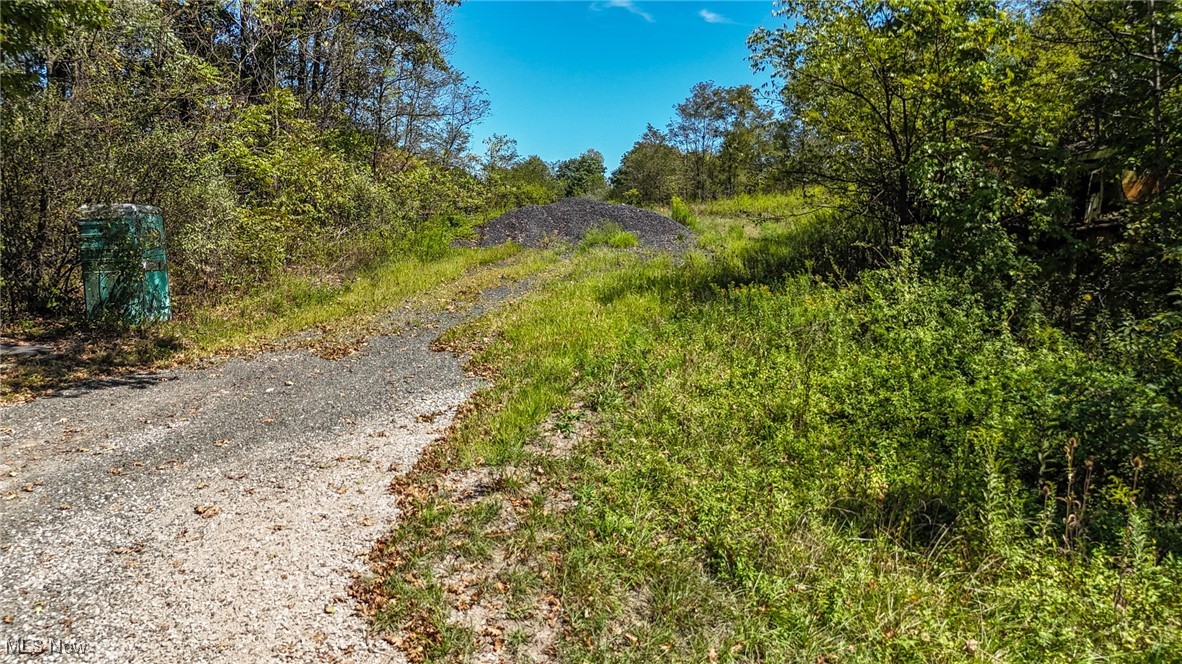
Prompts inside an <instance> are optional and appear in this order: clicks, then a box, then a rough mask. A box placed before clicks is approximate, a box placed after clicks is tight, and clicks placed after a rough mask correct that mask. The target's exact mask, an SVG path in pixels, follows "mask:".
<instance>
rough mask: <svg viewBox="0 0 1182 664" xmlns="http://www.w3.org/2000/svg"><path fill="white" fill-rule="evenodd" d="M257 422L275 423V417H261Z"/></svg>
mask: <svg viewBox="0 0 1182 664" xmlns="http://www.w3.org/2000/svg"><path fill="white" fill-rule="evenodd" d="M259 422H262V423H263V424H274V423H275V418H273V417H264V418H263V419H261V420H259Z"/></svg>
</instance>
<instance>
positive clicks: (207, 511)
mask: <svg viewBox="0 0 1182 664" xmlns="http://www.w3.org/2000/svg"><path fill="white" fill-rule="evenodd" d="M193 511H194V512H196V513H197V514H200V515H201V518H202V519H212V518H213V517H215V516H217V514H218V512H221V511H222V508H221V506H220V505H198V506H197V507H194V508H193Z"/></svg>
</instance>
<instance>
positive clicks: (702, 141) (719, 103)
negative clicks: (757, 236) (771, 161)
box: [669, 81, 728, 200]
mask: <svg viewBox="0 0 1182 664" xmlns="http://www.w3.org/2000/svg"><path fill="white" fill-rule="evenodd" d="M726 102H727V91H726V89H724V88H720V87H718V86H716V85H714V83H713V82H711V81H706V82H703V83H696V84H695V85H694V87H693V88H692V89H691V90H690V96H689V97H688V98H686V99H685V101H683V102H681V103H679V104H677V106H676V107H675V109H676V111H677V115H676V117H675V118H674V119H673V121H672V122H670V123H669V137H670V139H671V140H672V142H673V143H674V144H675V145H676V146H677V147H678V148H679V149H680V150H681V154H682V155H683V157H684V160H685V166H684V175H685V177H684V180H683V183H682V184H683V189H684V191H685V193H686V195H687V196H689V197H691V198H694V199H697V200H705V199H706V198H709V197H711V196H712V194H713V191H712V187H711V176H712V173H711V168H712V166H713V165H714V157H715V155H716V154H717V153H718V149H719V148H720V147H721V145H722V139H723V136H724V135H725V133H726V129H727V126H728V125H727V116H728V109H727V103H726Z"/></svg>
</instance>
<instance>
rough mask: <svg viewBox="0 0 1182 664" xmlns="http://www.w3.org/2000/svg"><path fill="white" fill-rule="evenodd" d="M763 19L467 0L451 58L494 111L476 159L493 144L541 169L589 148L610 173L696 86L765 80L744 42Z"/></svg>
mask: <svg viewBox="0 0 1182 664" xmlns="http://www.w3.org/2000/svg"><path fill="white" fill-rule="evenodd" d="M772 9H773V5H772V2H771V0H764V1H762V2H736V1H731V2H726V1H718V0H714V1H702V2H689V1H684V2H683V1H676V2H674V1H656V2H643V1H635V0H631V1H630V0H600V1H598V2H575V1H557V0H549V1H536V2H527V1H516V2H514V1H505V0H468V1H467V2H465V3H464V4H462V5H461V6H460V7H458V8H456V9H455V10H454V14H453V26H452V31H453V33H454V34H455V36H456V44H455V52H454V54H453V55H452V58H451V60H452V63H453V64H454V65H455V66H456V67H458V68H459V69H460V70H462V71H463V72H464V73H466V74H467V75H468V77H469V78H470V79H471V80H473V81H477V82H479V84H480V86H481V87H483V88H484V89H485V90H486V91H487V94H488V98H489V100H490V101H491V102H492V110H491V113H490V115H489V117H488V118H486V119H485V120H484V122H483V123H482V124H481V125H480V126H479V127H477V128H476V130H475V132H474V136H473V142H472V150H473V151H475V152H478V153H483V152H484V145H483V144H482V143H481V141H482V140H483V139H484V138H486V137H487V136H489V135H491V134H508V135H509V136H510V137H512V138H515V139H517V148H518V151H519V152H520V153H521V155H522V156H526V155H530V154H537V155H540V156H541V157H542V158H543V159H545V160H547V161H554V160H557V159H567V158H570V157H574V156H576V155H578V154H580V153H582V152H583V151H584V150H586V149H587V148H595V149H597V150H599V151H600V152H602V153H603V154H604V158H605V161H606V163H607V168H608V172H609V173H610V172H611V171H612V170H613V169H614V168H615V167H616V165H617V164H618V163H619V159H620V156H621V155H622V154H623V153H624V152H626V151H627V150H628V149H629V148H631V147H632V144H633V143H634V142H635V141H636V139H637V138H639V137H640V134H641V133H643V132H644V127H645V124H646V123H649V122H651V123H653V124H654V125H656V126H657V127H661V128H664V127H665V125H666V124H667V123H668V121H669V119H670V118H671V117H672V115H673V106H674V105H675V104H676V103H678V102H680V101H682V100H683V99H685V98H686V96H688V95H689V91H690V87H691V86H692V85H693V84H694V83H697V82H698V81H706V80H713V81H714V82H715V83H716V84H718V85H728V86H729V85H740V84H744V83H751V84H756V85H758V84H760V83H762V82H765V81H766V80H767V78H766V76H761V77H757V76H756V75H755V74H754V73H752V71H751V67H750V64H749V62H748V61H747V56H748V50H747V45H746V39H747V35H749V34H750V33H751V32H752V31H753V30H754V29H755V28H756V27H758V26H760V25H764V26H767V27H773V26H776V25H779V24H780V20H779V19H776V18H773V17H772Z"/></svg>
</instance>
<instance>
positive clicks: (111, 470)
mask: <svg viewBox="0 0 1182 664" xmlns="http://www.w3.org/2000/svg"><path fill="white" fill-rule="evenodd" d="M107 472H108V473H110V474H112V475H122V474H123V469H122V468H120V467H118V466H111V467H110V468H108V469H107Z"/></svg>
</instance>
